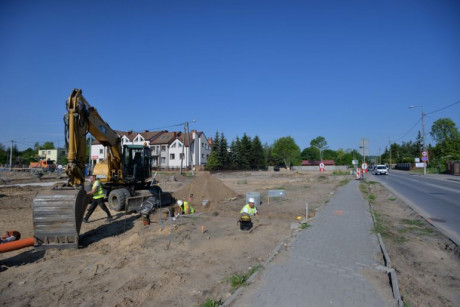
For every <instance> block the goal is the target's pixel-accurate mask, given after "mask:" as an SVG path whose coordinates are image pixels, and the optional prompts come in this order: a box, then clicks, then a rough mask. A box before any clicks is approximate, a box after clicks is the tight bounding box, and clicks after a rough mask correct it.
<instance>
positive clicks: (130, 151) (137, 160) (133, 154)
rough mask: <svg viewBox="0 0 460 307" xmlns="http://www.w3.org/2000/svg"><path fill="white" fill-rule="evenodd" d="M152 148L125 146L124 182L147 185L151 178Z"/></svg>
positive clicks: (123, 162)
mask: <svg viewBox="0 0 460 307" xmlns="http://www.w3.org/2000/svg"><path fill="white" fill-rule="evenodd" d="M151 159H152V156H151V152H150V148H149V147H147V146H142V145H124V146H123V156H122V170H123V180H124V181H128V182H135V183H136V182H139V183H141V184H143V183H145V181H146V180H148V179H149V178H150V177H151V173H152V172H151V169H150V161H151Z"/></svg>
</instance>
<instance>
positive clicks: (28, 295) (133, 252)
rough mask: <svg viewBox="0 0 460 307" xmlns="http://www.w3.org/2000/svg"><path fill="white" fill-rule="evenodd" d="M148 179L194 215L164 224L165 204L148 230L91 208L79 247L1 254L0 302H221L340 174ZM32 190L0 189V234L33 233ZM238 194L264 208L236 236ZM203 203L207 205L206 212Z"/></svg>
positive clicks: (331, 187)
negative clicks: (257, 198)
mask: <svg viewBox="0 0 460 307" xmlns="http://www.w3.org/2000/svg"><path fill="white" fill-rule="evenodd" d="M46 179H47V178H42V181H43V180H46ZM157 179H159V180H160V182H161V186H162V188H163V190H165V191H170V192H176V193H174V196H175V197H176V198H185V197H187V196H188V194H189V193H193V194H194V200H193V202H192V205H193V206H194V207H195V209H196V210H197V212H198V214H197V215H196V216H194V217H187V218H185V217H180V218H178V219H177V220H175V221H169V220H168V219H166V216H167V213H166V212H167V211H168V209H167V208H164V209H163V210H161V211H158V212H157V213H155V215H153V216H152V217H151V219H152V224H151V225H150V226H144V225H143V223H142V221H141V219H139V218H138V216H137V215H123V214H119V215H118V216H117V218H116V220H115V221H114V222H112V223H111V224H105V223H104V219H105V214H104V213H103V212H102V210H100V209H96V211H95V213H94V214H93V216H92V217H91V219H90V223H88V224H83V225H82V231H81V234H82V238H81V244H82V246H83V247H82V248H80V249H78V250H47V251H35V250H34V249H33V248H25V249H22V250H18V251H13V252H8V253H5V254H1V255H0V265H1V270H2V272H1V273H0V275H1V280H0V302H1V303H2V304H3V305H8V306H43V305H62V304H66V305H82V306H93V305H94V306H96V305H97V306H100V305H105V306H138V305H149V306H199V305H200V304H202V303H203V302H204V301H205V300H206V299H208V298H212V299H216V300H219V299H222V300H224V299H225V298H227V297H228V296H230V295H231V291H232V290H231V287H230V285H229V284H228V282H227V281H226V280H227V278H228V277H229V276H231V275H233V274H235V273H244V272H246V271H247V270H248V268H249V267H251V266H255V265H258V264H261V263H263V262H264V261H265V260H266V259H267V257H269V256H270V255H271V253H272V251H273V250H274V249H275V248H276V246H277V245H278V244H279V242H280V241H282V240H284V239H286V238H288V237H290V235H291V229H290V225H291V222H294V221H296V217H297V216H299V215H305V203H306V202H308V203H309V207H310V209H311V212H312V213H311V214H313V212H314V209H315V208H317V207H319V206H320V205H322V204H324V203H325V202H326V201H327V200H328V199H330V197H332V196H333V191H334V190H335V189H336V187H337V186H338V185H339V183H340V181H341V180H343V177H340V176H328V175H321V176H320V175H318V174H316V173H314V174H296V173H289V174H288V173H282V172H276V173H275V172H273V173H268V172H253V173H251V172H235V173H226V174H215V175H213V176H211V175H209V174H207V173H200V174H199V176H197V177H196V178H194V179H191V178H189V177H182V176H178V175H176V176H169V175H163V176H161V175H160V176H158V177H157ZM50 180H51V179H50ZM14 182H15V180H10V181H8V183H14ZM21 182H24V180H21ZM40 189H43V187H31V186H24V187H3V188H0V225H1V229H2V231H6V230H10V229H12V230H18V231H20V232H21V234H22V236H23V237H29V236H32V235H33V227H32V210H31V206H32V200H33V198H34V196H35V194H36V192H37V191H39V190H40ZM269 189H285V190H286V197H285V198H284V199H271V200H270V205H269V204H268V199H267V191H268V190H269ZM247 192H259V193H261V200H262V202H263V203H262V205H261V206H260V207H259V211H260V215H259V216H258V217H257V218H256V219H255V221H254V225H255V228H254V230H253V231H252V232H251V233H248V232H243V231H240V229H239V225H238V223H237V221H238V218H239V211H240V209H241V207H242V206H243V205H244V202H245V195H246V193H247ZM203 199H206V200H208V201H209V202H208V205H207V206H206V207H203V206H202V200H203ZM114 214H115V213H114ZM160 217H161V220H160Z"/></svg>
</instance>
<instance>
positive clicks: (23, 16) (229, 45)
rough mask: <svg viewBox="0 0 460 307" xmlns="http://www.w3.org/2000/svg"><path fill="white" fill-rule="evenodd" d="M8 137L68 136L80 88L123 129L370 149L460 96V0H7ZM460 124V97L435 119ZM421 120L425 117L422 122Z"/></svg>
mask: <svg viewBox="0 0 460 307" xmlns="http://www.w3.org/2000/svg"><path fill="white" fill-rule="evenodd" d="M0 45H1V48H0V93H1V95H0V105H1V110H2V111H1V114H2V116H1V120H0V142H1V143H3V144H4V145H5V146H9V144H10V140H15V141H16V142H17V144H18V147H19V148H20V149H24V148H26V147H31V146H33V144H34V143H35V142H37V141H38V142H40V143H43V142H44V141H53V142H54V143H55V145H57V144H58V143H59V145H61V146H62V143H63V140H64V136H63V135H64V132H63V131H64V128H63V123H62V117H63V114H64V113H65V100H66V99H67V97H68V96H69V94H70V93H71V91H72V89H73V88H81V89H82V90H83V94H84V96H85V98H86V99H87V100H88V101H89V102H90V103H91V104H92V105H93V106H94V107H96V108H97V109H98V110H99V112H100V114H101V115H102V117H103V118H104V119H105V120H106V121H107V122H108V123H109V124H110V125H111V127H112V128H114V129H119V130H135V131H139V130H144V129H150V130H161V129H168V130H170V131H174V130H179V129H180V127H171V126H172V125H175V124H177V123H182V122H184V121H189V122H191V121H192V120H193V119H196V122H193V123H192V122H191V123H190V128H191V129H197V130H199V131H204V132H205V134H206V135H207V136H208V137H213V136H214V134H215V132H216V131H219V132H223V133H224V134H225V136H226V137H227V139H228V140H229V141H231V140H233V139H235V137H236V136H239V137H241V136H242V135H243V133H246V134H247V135H249V136H251V137H254V136H255V135H258V136H259V137H260V139H261V141H262V142H263V143H268V144H272V143H273V142H274V141H275V140H276V139H278V138H280V137H284V136H292V137H293V138H294V139H295V141H296V143H297V144H298V145H299V147H300V148H301V150H302V149H304V148H305V147H308V146H309V143H310V141H311V140H312V139H313V138H315V137H317V136H324V137H325V138H326V140H327V142H328V145H329V147H330V148H331V149H334V150H336V149H339V148H343V149H358V146H359V141H360V139H362V138H367V139H368V140H369V149H370V153H371V154H378V153H379V152H383V150H384V148H385V146H387V145H388V143H389V140H390V139H391V140H392V141H396V142H397V143H400V142H401V141H409V140H415V137H416V135H417V132H418V131H419V130H421V123H420V118H421V109H420V108H418V109H409V108H408V106H409V105H420V106H423V108H424V111H425V112H426V113H430V112H432V111H436V110H439V109H442V108H443V107H445V106H448V105H451V104H453V103H455V102H457V101H459V100H460V1H458V0H452V1H422V0H420V1H413V0H407V1H248V0H244V1H12V0H11V1H6V0H0ZM441 117H449V118H451V119H452V120H454V121H455V122H456V124H457V126H458V127H460V103H459V104H455V105H453V106H451V107H450V108H447V109H445V110H442V111H439V112H435V113H432V114H429V115H427V117H426V131H427V133H426V134H427V140H428V142H431V138H430V137H429V133H428V132H429V130H430V128H431V124H432V123H433V121H435V120H436V119H438V118H441ZM417 122H418V124H417Z"/></svg>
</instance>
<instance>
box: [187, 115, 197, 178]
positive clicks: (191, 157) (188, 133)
mask: <svg viewBox="0 0 460 307" xmlns="http://www.w3.org/2000/svg"><path fill="white" fill-rule="evenodd" d="M186 124H187V135H188V152H189V159H190V170H191V171H192V176H195V171H194V170H193V156H192V143H191V141H190V127H189V125H188V122H186Z"/></svg>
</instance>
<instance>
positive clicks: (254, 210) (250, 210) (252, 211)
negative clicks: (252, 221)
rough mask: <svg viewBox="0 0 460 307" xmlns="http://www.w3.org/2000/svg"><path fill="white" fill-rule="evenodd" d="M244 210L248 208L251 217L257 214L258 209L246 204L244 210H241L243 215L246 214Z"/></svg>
mask: <svg viewBox="0 0 460 307" xmlns="http://www.w3.org/2000/svg"><path fill="white" fill-rule="evenodd" d="M244 208H247V209H248V214H249V215H255V214H256V208H251V206H249V204H246V205H245V206H244V207H243V208H241V211H240V213H241V214H243V213H245V212H244V211H243V210H244Z"/></svg>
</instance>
